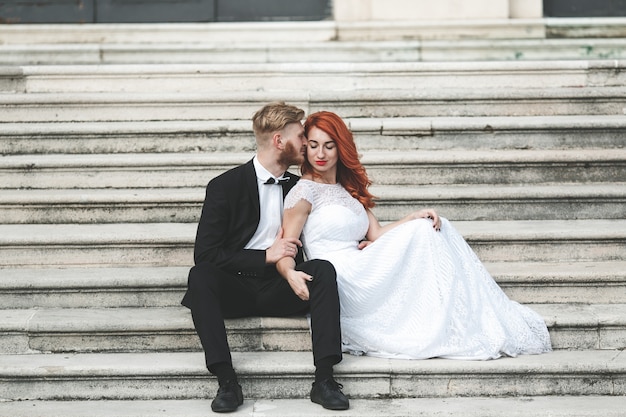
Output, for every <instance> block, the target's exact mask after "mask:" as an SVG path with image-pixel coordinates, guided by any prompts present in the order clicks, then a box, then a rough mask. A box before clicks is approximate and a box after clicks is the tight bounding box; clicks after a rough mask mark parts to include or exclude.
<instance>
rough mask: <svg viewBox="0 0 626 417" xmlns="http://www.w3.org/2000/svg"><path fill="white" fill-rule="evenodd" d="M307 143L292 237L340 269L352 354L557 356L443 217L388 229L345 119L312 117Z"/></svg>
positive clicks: (529, 314) (286, 224)
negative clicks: (378, 214)
mask: <svg viewBox="0 0 626 417" xmlns="http://www.w3.org/2000/svg"><path fill="white" fill-rule="evenodd" d="M305 135H306V136H307V138H308V145H307V151H306V152H307V154H306V159H305V161H304V163H303V166H302V178H301V179H300V181H299V182H298V184H296V186H294V188H293V189H292V190H291V191H290V192H289V194H288V196H287V198H286V199H285V211H284V218H283V229H284V231H283V232H284V236H285V237H299V236H300V235H302V243H303V246H304V249H305V253H306V255H307V257H308V258H309V259H314V258H317V259H326V260H328V261H330V262H331V263H332V264H333V265H334V266H335V269H336V270H337V283H338V287H339V298H340V301H341V328H342V341H343V349H344V351H346V352H350V353H353V354H357V355H358V354H366V355H371V356H378V357H385V358H406V359H425V358H433V357H442V358H454V359H476V360H486V359H495V358H498V357H500V356H502V355H506V356H517V355H519V354H539V353H543V352H549V351H550V350H551V346H550V337H549V334H548V330H547V328H546V325H545V323H544V321H543V319H542V318H541V317H540V316H539V315H538V314H537V313H535V312H534V311H532V310H530V309H529V308H527V307H525V306H522V305H520V304H518V303H517V302H514V301H511V300H509V299H508V297H507V296H506V295H505V294H504V293H503V292H502V290H501V289H500V288H499V287H498V285H497V284H496V282H495V281H494V280H493V278H492V277H491V276H490V275H489V273H488V272H487V270H486V269H485V267H484V266H483V264H482V263H481V262H480V260H479V259H478V258H477V256H476V254H475V253H474V252H473V251H472V249H471V248H470V247H469V246H468V245H467V243H466V242H465V240H464V239H463V237H462V236H461V235H460V234H459V233H458V232H457V231H456V230H455V229H454V228H453V227H452V225H451V224H450V223H449V222H448V221H447V220H446V219H444V218H440V217H439V216H438V215H437V213H436V212H435V211H434V210H431V209H426V210H420V211H416V212H414V213H411V214H409V215H408V216H406V217H405V218H403V219H401V220H399V221H396V222H394V223H390V224H386V225H384V226H383V225H381V224H380V223H379V222H378V220H377V219H376V217H375V216H374V215H373V213H372V212H371V210H370V209H371V208H372V207H373V206H374V202H373V198H374V197H373V196H372V195H371V194H370V193H369V192H368V190H367V188H368V186H369V185H370V184H371V183H370V181H369V180H368V178H367V175H366V172H365V169H364V168H363V166H362V165H361V163H360V162H359V160H358V153H357V150H356V145H355V143H354V140H353V138H352V134H351V133H350V131H349V130H348V128H347V127H346V125H345V124H344V122H343V121H342V120H341V118H339V117H338V116H337V115H336V114H334V113H330V112H318V113H315V114H312V115H310V116H309V117H308V118H307V120H306V122H305ZM363 239H366V240H367V241H368V242H371V243H369V244H367V245H365V244H360V243H359V242H361V241H362V240H363ZM294 265H295V263H294V260H293V258H289V257H287V258H283V259H281V260H280V261H279V263H278V265H277V267H278V269H279V271H280V272H281V274H282V275H283V276H284V277H285V278H286V279H287V280H289V281H290V283H292V282H302V281H303V280H310V279H314V277H310V276H308V275H306V274H304V273H303V272H299V271H296V270H295V269H294ZM292 287H293V285H292ZM299 295H301V296H304V297H306V294H299Z"/></svg>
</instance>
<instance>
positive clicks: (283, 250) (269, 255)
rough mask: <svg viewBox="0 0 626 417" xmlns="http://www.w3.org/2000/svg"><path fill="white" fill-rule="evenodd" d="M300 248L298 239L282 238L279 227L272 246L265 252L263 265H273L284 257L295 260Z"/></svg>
mask: <svg viewBox="0 0 626 417" xmlns="http://www.w3.org/2000/svg"><path fill="white" fill-rule="evenodd" d="M300 247H302V242H300V239H296V238H283V228H282V227H281V228H280V229H279V231H278V236H276V240H275V241H274V243H272V246H270V247H269V248H267V249H266V250H265V263H266V264H275V263H276V262H278V261H279V260H281V259H282V258H285V257H290V258H295V257H296V255H297V254H298V248H300Z"/></svg>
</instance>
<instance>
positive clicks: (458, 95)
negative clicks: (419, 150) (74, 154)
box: [0, 84, 626, 123]
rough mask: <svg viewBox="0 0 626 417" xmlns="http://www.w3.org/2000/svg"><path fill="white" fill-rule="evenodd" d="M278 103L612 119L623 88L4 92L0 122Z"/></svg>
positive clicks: (344, 112) (179, 117)
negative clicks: (605, 116) (125, 92)
mask: <svg viewBox="0 0 626 417" xmlns="http://www.w3.org/2000/svg"><path fill="white" fill-rule="evenodd" d="M322 85H323V84H322ZM277 100H279V101H286V102H288V103H291V104H293V105H296V106H298V107H300V108H303V109H304V110H305V111H306V112H307V113H312V112H315V111H319V110H328V111H333V112H335V113H337V114H339V115H341V117H345V118H355V117H360V118H388V117H418V116H419V117H464V116H465V117H479V116H489V117H493V116H567V115H587V116H592V115H614V116H616V115H623V114H624V112H625V110H624V109H626V87H588V88H574V87H572V88H569V87H567V88H549V87H546V88H541V89H526V88H522V87H519V88H515V89H476V88H467V87H466V88H447V89H427V88H424V89H418V90H412V89H401V90H391V89H386V90H373V89H367V90H344V91H328V90H319V89H316V90H315V91H310V92H305V91H282V92H281V91H278V90H276V91H271V92H263V91H239V92H236V91H233V92H211V93H135V94H124V93H58V94H46V93H29V94H3V95H0V109H1V110H2V111H1V112H0V122H2V123H16V122H20V123H21V122H27V123H32V122H96V121H101V122H102V121H183V120H189V121H190V120H250V117H251V115H252V114H254V112H256V111H257V110H258V109H259V108H261V107H262V106H263V105H264V104H266V103H268V102H271V101H277Z"/></svg>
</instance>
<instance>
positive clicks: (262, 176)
mask: <svg viewBox="0 0 626 417" xmlns="http://www.w3.org/2000/svg"><path fill="white" fill-rule="evenodd" d="M252 163H253V164H254V170H255V171H256V178H257V181H260V182H262V183H264V182H265V181H267V180H268V178H274V179H275V180H280V179H283V177H284V175H285V174H284V173H283V175H281V176H280V177H278V178H276V177H274V176H273V175H272V174H271V173H270V172H269V171H268V170H267V169H265V167H264V166H263V165H261V163H260V162H259V158H257V156H256V155H255V156H254V158H253V159H252Z"/></svg>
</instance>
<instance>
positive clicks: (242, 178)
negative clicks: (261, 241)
mask: <svg viewBox="0 0 626 417" xmlns="http://www.w3.org/2000/svg"><path fill="white" fill-rule="evenodd" d="M284 176H285V178H289V181H288V182H287V183H285V184H283V185H282V187H283V198H284V196H286V195H287V193H288V192H289V190H290V189H291V188H292V187H293V186H294V185H295V184H296V182H297V181H298V179H299V178H300V177H298V176H297V175H294V174H291V173H289V172H286V173H285V175H284ZM259 219H260V206H259V190H258V188H257V177H256V172H255V170H254V164H253V163H252V160H250V161H248V162H247V163H245V164H243V165H240V166H238V167H236V168H233V169H231V170H229V171H226V172H224V173H223V174H221V175H219V176H217V177H215V178H214V179H213V180H211V181H210V182H209V184H208V185H207V188H206V197H205V200H204V205H203V207H202V215H201V217H200V222H199V223H198V231H197V234H196V243H195V248H194V261H195V263H196V264H198V263H200V262H210V263H212V264H213V265H215V266H217V267H218V268H220V269H222V270H223V271H225V272H229V273H233V274H237V275H243V276H259V275H262V274H263V273H264V271H265V268H266V264H265V250H253V249H244V246H245V245H246V244H247V243H248V242H249V241H250V239H251V238H252V236H253V235H254V232H255V231H256V229H257V226H258V225H259ZM296 262H298V263H299V262H302V254H301V251H300V252H299V254H298V257H297V258H296Z"/></svg>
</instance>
